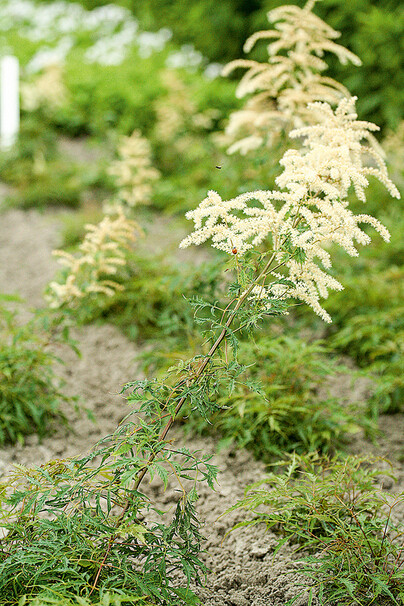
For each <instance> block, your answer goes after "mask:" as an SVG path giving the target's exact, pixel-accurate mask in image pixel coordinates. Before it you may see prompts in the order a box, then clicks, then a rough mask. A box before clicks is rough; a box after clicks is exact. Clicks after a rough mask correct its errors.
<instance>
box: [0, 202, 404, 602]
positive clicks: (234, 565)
mask: <svg viewBox="0 0 404 606" xmlns="http://www.w3.org/2000/svg"><path fill="white" fill-rule="evenodd" d="M161 229H163V228H161V227H159V229H158V230H157V232H156V233H157V237H158V241H156V242H155V245H156V246H159V247H160V245H161ZM58 233H59V227H58V217H57V215H55V214H54V213H53V214H52V213H46V214H43V215H41V214H38V213H37V212H35V211H29V212H23V211H17V210H14V211H8V212H7V213H5V214H3V215H1V216H0V292H3V293H5V292H6V293H18V294H19V295H21V296H22V297H23V298H25V299H26V301H27V304H26V305H27V308H28V307H30V306H43V305H44V302H43V299H42V294H41V293H42V291H43V288H44V287H45V285H46V284H47V282H48V281H49V280H50V279H51V278H52V277H53V275H54V271H55V268H56V264H55V261H54V260H53V259H52V256H51V251H52V249H53V248H55V246H57V245H58V240H59V235H58ZM148 238H150V239H151V240H152V239H153V229H151V230H150V231H149V235H148ZM151 240H150V245H151V246H152V247H153V246H154V243H153V241H151ZM75 336H76V337H77V340H78V341H79V348H80V349H81V352H82V357H81V358H78V357H77V356H75V354H73V353H72V352H71V351H70V350H66V351H65V352H64V353H62V356H63V357H64V362H65V365H64V366H61V367H60V369H59V370H60V373H61V374H62V375H63V377H64V379H65V380H66V383H67V386H66V390H67V391H68V392H69V393H70V394H81V396H82V398H83V403H84V404H85V406H86V407H87V408H89V409H90V410H91V411H92V412H93V413H94V415H95V418H96V422H95V423H93V422H92V421H90V420H89V419H88V418H87V417H86V416H85V415H84V416H81V417H75V416H73V417H72V415H71V413H69V414H70V416H71V419H72V424H73V427H74V432H73V433H70V434H68V435H66V433H65V431H64V430H63V429H62V428H61V429H60V430H58V431H56V433H55V435H53V436H51V437H47V438H45V439H44V440H43V441H42V442H41V443H39V442H38V439H37V438H36V436H30V437H29V438H28V439H27V441H26V444H25V446H21V445H17V446H10V447H8V448H4V449H2V450H1V451H0V473H3V474H4V473H7V471H8V470H9V469H10V468H11V466H12V464H13V463H15V462H19V463H22V464H25V465H35V464H42V463H44V462H45V461H46V460H49V459H51V458H64V457H68V456H71V455H75V454H77V453H80V452H84V451H86V450H87V449H88V448H89V447H91V446H92V445H93V444H94V443H95V442H96V441H97V440H98V439H100V438H101V437H103V436H105V435H106V434H107V433H110V432H111V431H113V430H114V429H115V428H116V426H117V424H118V423H119V421H120V420H121V419H122V417H123V416H124V415H125V414H126V413H127V412H128V410H127V404H126V401H125V400H124V399H123V398H122V396H119V390H120V388H121V386H122V385H123V384H124V383H125V382H127V381H129V380H133V379H135V378H140V376H141V374H140V371H139V367H138V364H137V362H136V355H137V354H138V353H139V348H138V347H137V346H136V344H135V343H133V342H130V341H128V340H127V339H126V338H125V336H123V335H122V334H121V333H120V332H119V331H118V330H117V329H116V328H115V327H114V326H110V325H91V326H87V327H82V328H80V329H79V330H78V331H76V335H75ZM329 389H331V391H333V392H334V393H338V394H339V395H340V396H341V397H343V398H346V399H348V400H349V399H350V398H351V399H352V398H354V399H355V400H356V399H361V398H362V399H363V398H364V397H366V395H367V392H368V389H369V383H368V382H367V381H360V380H359V381H358V382H357V383H356V384H355V385H352V384H351V379H350V378H349V377H346V376H343V375H342V376H340V377H338V378H337V379H336V380H335V381H334V383H333V384H330V385H329ZM382 428H383V429H384V432H385V433H384V435H383V436H382V437H381V438H380V440H379V442H378V444H377V445H373V444H371V443H369V442H368V441H366V439H365V438H364V437H363V436H356V437H355V438H353V439H352V444H351V449H352V451H353V452H361V453H363V452H373V453H374V454H377V455H387V456H389V457H390V458H391V459H392V460H393V461H394V462H395V467H396V472H397V475H398V479H399V481H398V486H399V487H400V486H401V490H402V489H403V484H404V473H403V466H402V465H401V464H400V463H399V462H398V460H399V458H400V455H401V454H402V452H403V445H404V438H403V436H404V431H403V429H404V423H403V418H402V416H401V417H400V416H397V415H396V416H394V417H392V416H390V417H385V418H383V419H382ZM179 435H180V434H179V433H178V436H179ZM188 442H189V444H188V445H189V446H190V448H192V449H195V448H200V449H201V450H203V452H205V453H206V452H208V453H212V454H213V455H214V462H215V463H216V464H217V465H218V467H219V469H220V473H219V483H218V486H217V489H216V491H215V492H213V491H212V490H210V489H208V488H204V487H202V488H201V490H200V492H201V498H200V501H199V503H198V512H199V514H200V517H201V519H202V523H203V527H202V532H203V534H204V536H205V537H206V542H205V549H206V552H205V556H204V558H205V561H206V563H207V565H208V566H209V568H210V570H211V572H210V573H209V574H208V579H207V584H206V586H205V587H204V588H199V589H197V592H198V594H199V595H200V597H201V599H202V603H203V604H205V605H206V606H214V605H215V606H219V605H220V606H227V605H229V606H285V605H286V603H287V601H288V600H290V599H292V598H293V597H295V596H296V595H297V594H298V592H299V589H298V583H299V580H301V577H299V574H298V570H299V565H298V563H297V562H296V557H297V556H295V554H294V553H293V550H292V549H291V548H290V547H289V548H288V547H287V546H285V547H284V548H283V549H282V550H281V551H280V552H279V553H278V554H277V555H276V557H275V558H274V556H273V551H274V545H275V538H274V536H273V535H271V534H270V533H267V534H264V533H263V529H262V528H260V527H252V528H248V529H239V530H237V531H235V532H234V533H232V534H230V535H229V536H227V537H225V535H226V533H227V531H228V530H230V528H231V527H232V526H233V525H234V523H235V522H237V521H240V520H241V514H240V512H233V513H232V514H231V515H228V516H226V517H223V518H221V517H219V516H220V515H221V514H222V513H223V512H224V511H225V510H226V509H227V508H228V507H229V506H231V505H233V504H234V503H235V502H236V501H237V499H238V498H239V497H241V496H242V495H243V491H244V488H245V486H246V485H247V484H250V483H252V482H254V481H257V480H259V479H260V478H262V477H263V474H264V466H263V464H262V463H260V462H257V461H255V460H254V459H253V458H252V456H251V455H250V454H249V453H248V452H244V451H238V452H235V453H232V452H229V451H226V452H224V451H222V452H220V453H217V452H216V451H215V443H214V441H213V440H212V439H210V438H208V439H203V440H202V439H197V440H195V439H193V440H189V439H188ZM391 488H392V486H391V485H390V484H389V483H388V481H387V480H386V489H389V490H390V489H391ZM150 489H151V490H153V491H154V493H155V496H156V498H157V499H158V500H160V501H161V502H162V503H164V505H165V506H166V507H167V508H168V509H170V508H171V509H172V508H173V506H174V504H175V501H176V493H175V492H174V491H173V490H170V489H168V490H167V491H166V492H165V493H164V492H163V490H162V488H161V486H160V485H159V484H156V483H153V485H152V486H151V488H150ZM396 489H397V488H395V490H396ZM306 604H307V596H306V597H304V596H303V597H301V598H300V599H299V600H297V601H296V602H295V606H305V605H306Z"/></svg>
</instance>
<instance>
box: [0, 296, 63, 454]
mask: <svg viewBox="0 0 404 606" xmlns="http://www.w3.org/2000/svg"><path fill="white" fill-rule="evenodd" d="M7 301H9V302H12V301H13V298H12V297H6V296H4V295H3V296H1V297H0V336H1V338H0V445H4V444H5V443H8V442H11V443H15V442H17V441H19V442H23V441H24V436H25V435H28V434H31V433H37V434H38V435H39V436H40V437H41V436H44V435H45V434H46V433H47V432H48V431H49V429H50V427H51V426H52V423H53V422H54V421H55V420H57V421H58V422H61V421H62V422H63V423H65V422H66V416H65V414H64V412H63V411H62V409H61V404H62V403H63V402H71V401H72V398H69V397H67V396H66V395H64V394H63V393H62V392H61V382H60V380H59V379H58V378H57V377H56V375H55V372H54V369H53V365H54V362H55V361H56V360H57V358H56V357H55V355H54V354H52V353H50V352H49V350H48V349H47V341H48V339H49V334H47V333H46V332H44V331H41V330H40V329H39V327H38V325H37V324H36V321H35V318H33V319H32V320H30V321H29V322H28V323H27V324H25V325H24V326H21V325H19V324H18V323H17V318H16V316H17V314H16V312H12V311H10V310H9V309H8V306H7V304H5V302H7ZM14 302H15V300H14Z"/></svg>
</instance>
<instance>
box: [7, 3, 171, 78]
mask: <svg viewBox="0 0 404 606" xmlns="http://www.w3.org/2000/svg"><path fill="white" fill-rule="evenodd" d="M13 31H17V32H18V38H17V39H18V40H20V39H21V38H26V39H28V40H30V41H31V42H32V43H34V44H37V43H43V44H44V45H43V46H42V45H41V47H40V48H39V49H38V50H37V51H36V52H35V54H34V55H33V56H32V57H31V59H30V61H29V63H28V65H27V71H29V72H37V71H40V70H42V69H43V68H44V67H46V66H47V65H51V64H53V63H55V62H58V63H63V62H64V61H65V59H66V58H67V56H68V55H69V53H70V52H71V51H72V50H73V49H77V48H83V50H84V51H85V52H84V60H85V61H87V62H88V63H97V64H99V65H120V64H121V63H122V62H123V61H124V60H125V59H126V58H127V57H128V56H129V53H130V52H131V50H132V49H133V47H137V49H138V53H139V55H140V56H141V57H149V56H150V55H152V54H153V53H154V52H159V51H161V50H163V49H164V48H165V46H166V44H167V42H168V41H169V40H170V39H171V37H172V32H171V31H170V30H169V29H167V28H161V29H160V30H159V31H157V32H140V31H139V25H138V22H137V20H136V19H135V17H134V16H133V15H132V13H131V11H130V10H129V9H127V8H124V7H121V6H116V5H115V4H107V5H105V6H98V7H96V8H94V9H93V10H86V9H85V8H83V7H82V6H80V4H77V3H76V2H67V1H64V0H54V1H53V2H52V3H45V4H41V3H38V2H36V1H35V0H0V32H4V33H7V32H13Z"/></svg>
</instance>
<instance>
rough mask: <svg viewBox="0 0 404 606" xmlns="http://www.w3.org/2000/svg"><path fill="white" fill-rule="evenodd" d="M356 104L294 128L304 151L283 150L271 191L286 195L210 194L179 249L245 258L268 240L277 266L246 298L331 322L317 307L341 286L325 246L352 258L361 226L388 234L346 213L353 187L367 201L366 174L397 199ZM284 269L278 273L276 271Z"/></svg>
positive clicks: (320, 110) (319, 109) (363, 237)
mask: <svg viewBox="0 0 404 606" xmlns="http://www.w3.org/2000/svg"><path fill="white" fill-rule="evenodd" d="M355 100H356V99H355V98H350V99H342V100H341V101H340V103H339V104H338V107H337V108H336V110H335V111H333V109H332V108H331V106H330V105H329V104H327V103H320V102H316V103H312V104H310V105H309V111H311V112H312V113H313V118H312V121H313V122H314V120H316V121H317V123H316V124H313V125H312V126H307V127H304V128H301V129H297V130H294V131H292V132H291V133H290V135H291V137H292V138H300V139H302V140H303V142H302V148H300V149H298V150H295V149H292V150H289V151H287V152H286V153H285V154H284V156H283V158H282V160H281V165H282V166H283V167H284V170H283V173H282V174H281V175H280V176H279V177H278V178H277V179H276V183H277V185H278V186H279V187H280V188H281V189H283V190H286V191H264V190H261V191H254V192H247V193H244V194H241V195H240V196H237V197H236V198H234V199H232V200H222V199H221V197H220V195H219V194H218V193H216V192H213V191H210V192H209V193H208V196H207V198H206V199H205V200H203V201H202V202H201V204H200V205H199V206H198V208H196V209H195V210H193V211H190V212H188V213H187V214H186V217H187V218H188V219H192V220H193V221H194V224H195V231H194V232H193V233H192V234H190V235H189V236H188V237H186V238H185V239H184V240H183V241H182V242H181V244H180V247H181V248H185V247H187V246H190V245H191V244H201V243H202V242H205V241H206V240H208V239H211V241H212V246H214V247H216V248H218V249H220V250H223V251H225V252H227V253H229V254H232V253H233V254H237V255H243V254H244V253H245V252H246V251H248V250H249V249H252V248H254V247H257V246H259V245H260V244H262V243H263V242H264V241H266V240H267V239H268V238H270V240H271V243H270V252H273V253H274V262H275V265H276V266H275V267H273V268H272V271H270V272H269V275H268V276H266V279H267V280H268V279H269V280H271V281H270V282H269V283H267V282H265V281H264V282H263V283H260V284H259V285H255V286H253V288H252V289H251V291H250V295H251V296H252V297H254V298H255V299H256V300H259V301H260V302H265V301H266V303H265V304H266V305H268V306H270V305H271V299H273V298H285V299H286V298H290V297H291V298H296V299H299V300H300V301H303V302H305V303H307V304H308V305H310V306H311V307H312V308H313V310H314V311H315V312H316V313H317V314H318V315H319V316H320V317H322V318H323V319H324V320H325V321H326V322H330V321H331V319H330V317H329V315H328V314H327V312H326V311H325V310H324V309H323V308H322V307H321V305H320V302H319V301H320V298H326V297H327V296H328V290H329V289H333V290H341V289H342V288H343V287H342V285H341V284H340V283H339V282H338V281H337V280H336V279H335V278H334V277H332V276H331V275H330V274H329V273H327V270H329V269H330V268H331V258H330V254H329V252H328V250H327V249H328V247H329V245H330V244H331V243H334V244H338V245H339V246H341V247H342V248H344V249H345V250H346V252H347V253H348V254H349V255H351V256H357V255H358V251H357V248H356V245H357V244H368V243H369V242H370V237H369V236H368V235H367V233H366V232H364V231H363V230H362V229H361V228H360V227H359V225H360V224H362V223H367V224H370V225H371V226H372V227H373V228H374V229H376V230H377V231H378V232H379V233H380V235H381V237H382V238H383V239H384V240H386V241H388V240H389V233H388V231H387V229H386V228H385V227H384V226H383V225H382V224H381V223H380V222H379V221H377V220H376V219H375V218H374V217H371V216H370V215H366V214H359V215H354V214H353V212H352V211H351V210H350V209H349V208H348V199H347V196H348V192H349V191H350V190H351V189H352V188H353V190H354V192H355V193H356V195H357V197H358V198H359V199H360V200H363V201H365V188H366V186H367V185H368V176H369V175H372V176H374V177H376V178H377V179H378V180H379V181H381V182H382V183H383V184H384V185H385V186H386V187H387V189H388V191H389V192H390V194H391V195H392V196H394V197H396V198H399V197H400V194H399V192H398V190H397V188H396V187H395V185H394V184H393V183H392V182H391V180H390V179H389V177H388V175H387V169H386V166H385V163H384V161H383V159H382V157H381V155H380V154H379V153H378V151H377V150H376V149H375V148H374V147H370V146H369V145H368V144H367V143H368V142H369V140H372V131H374V130H377V127H376V126H375V125H374V124H371V123H369V122H363V121H358V120H357V119H356V118H357V114H356V112H355ZM278 268H283V269H282V270H281V271H280V272H277V271H275V270H276V269H278Z"/></svg>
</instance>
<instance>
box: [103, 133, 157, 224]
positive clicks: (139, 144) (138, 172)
mask: <svg viewBox="0 0 404 606" xmlns="http://www.w3.org/2000/svg"><path fill="white" fill-rule="evenodd" d="M118 154H119V159H117V160H116V161H115V162H113V163H112V165H111V166H110V168H109V170H108V173H109V174H110V175H111V176H112V177H114V179H115V182H116V186H117V188H118V196H117V199H116V200H114V201H113V202H112V203H110V204H109V205H107V206H106V209H105V210H106V212H112V213H114V212H115V206H121V207H123V208H127V209H128V210H130V209H132V208H133V207H135V206H137V205H139V204H149V203H150V198H151V193H152V183H153V182H154V181H156V180H157V179H159V178H160V172H159V171H158V170H157V169H156V168H154V166H153V165H152V161H151V147H150V143H149V142H148V140H147V139H146V138H145V137H142V135H141V133H140V131H138V130H135V131H133V133H132V134H131V136H130V137H122V139H121V142H120V145H119V147H118Z"/></svg>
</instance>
